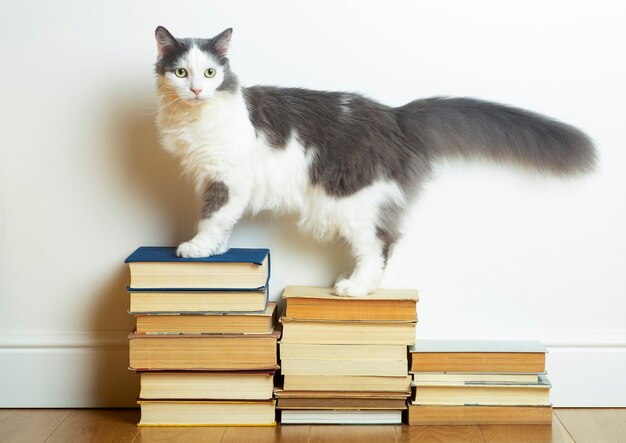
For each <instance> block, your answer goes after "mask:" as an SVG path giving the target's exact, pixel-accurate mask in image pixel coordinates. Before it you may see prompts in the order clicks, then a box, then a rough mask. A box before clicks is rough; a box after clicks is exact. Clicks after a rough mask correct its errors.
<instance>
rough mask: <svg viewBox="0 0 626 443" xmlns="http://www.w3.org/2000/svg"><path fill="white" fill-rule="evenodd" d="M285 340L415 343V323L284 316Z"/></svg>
mask: <svg viewBox="0 0 626 443" xmlns="http://www.w3.org/2000/svg"><path fill="white" fill-rule="evenodd" d="M280 322H281V323H282V324H283V335H282V339H281V341H282V342H283V343H314V344H357V345H358V344H364V345H369V344H372V345H387V344H388V345H410V344H413V343H415V323H414V322H411V321H403V322H382V321H379V322H364V321H315V320H293V319H290V318H286V317H282V318H281V319H280Z"/></svg>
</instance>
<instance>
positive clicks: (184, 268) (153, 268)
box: [125, 246, 270, 292]
mask: <svg viewBox="0 0 626 443" xmlns="http://www.w3.org/2000/svg"><path fill="white" fill-rule="evenodd" d="M125 263H128V265H129V267H130V287H129V291H131V292H132V291H141V290H145V291H149V292H155V291H183V290H196V291H197V290H224V289H230V290H261V289H263V288H265V287H266V286H267V282H268V279H269V275H270V259H269V250H268V249H237V248H233V249H229V250H228V251H226V252H225V253H224V254H221V255H214V256H211V257H202V258H181V257H177V256H176V248H175V247H152V246H142V247H140V248H139V249H137V250H136V251H135V252H133V253H132V254H131V255H130V256H129V257H128V258H126V260H125Z"/></svg>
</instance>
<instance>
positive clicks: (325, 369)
mask: <svg viewBox="0 0 626 443" xmlns="http://www.w3.org/2000/svg"><path fill="white" fill-rule="evenodd" d="M280 368H281V373H282V374H283V375H309V374H314V375H377V376H405V375H406V373H407V360H406V358H405V359H404V360H370V361H353V360H291V359H286V358H281V359H280Z"/></svg>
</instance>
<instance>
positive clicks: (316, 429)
mask: <svg viewBox="0 0 626 443" xmlns="http://www.w3.org/2000/svg"><path fill="white" fill-rule="evenodd" d="M396 427H397V426H395V425H372V426H341V425H322V426H317V425H316V426H311V437H310V439H309V442H311V443H337V442H341V443H351V442H354V443H362V442H364V441H380V442H385V443H391V442H395V441H397V438H396Z"/></svg>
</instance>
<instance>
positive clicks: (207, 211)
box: [200, 181, 228, 219]
mask: <svg viewBox="0 0 626 443" xmlns="http://www.w3.org/2000/svg"><path fill="white" fill-rule="evenodd" d="M226 203H228V186H226V184H225V183H224V182H222V181H212V182H209V183H208V184H207V186H206V189H205V190H204V195H203V202H202V213H201V214H200V217H201V218H202V219H207V218H211V215H213V214H214V213H215V212H217V211H218V210H219V209H220V208H221V207H222V206H224V205H225V204H226Z"/></svg>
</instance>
